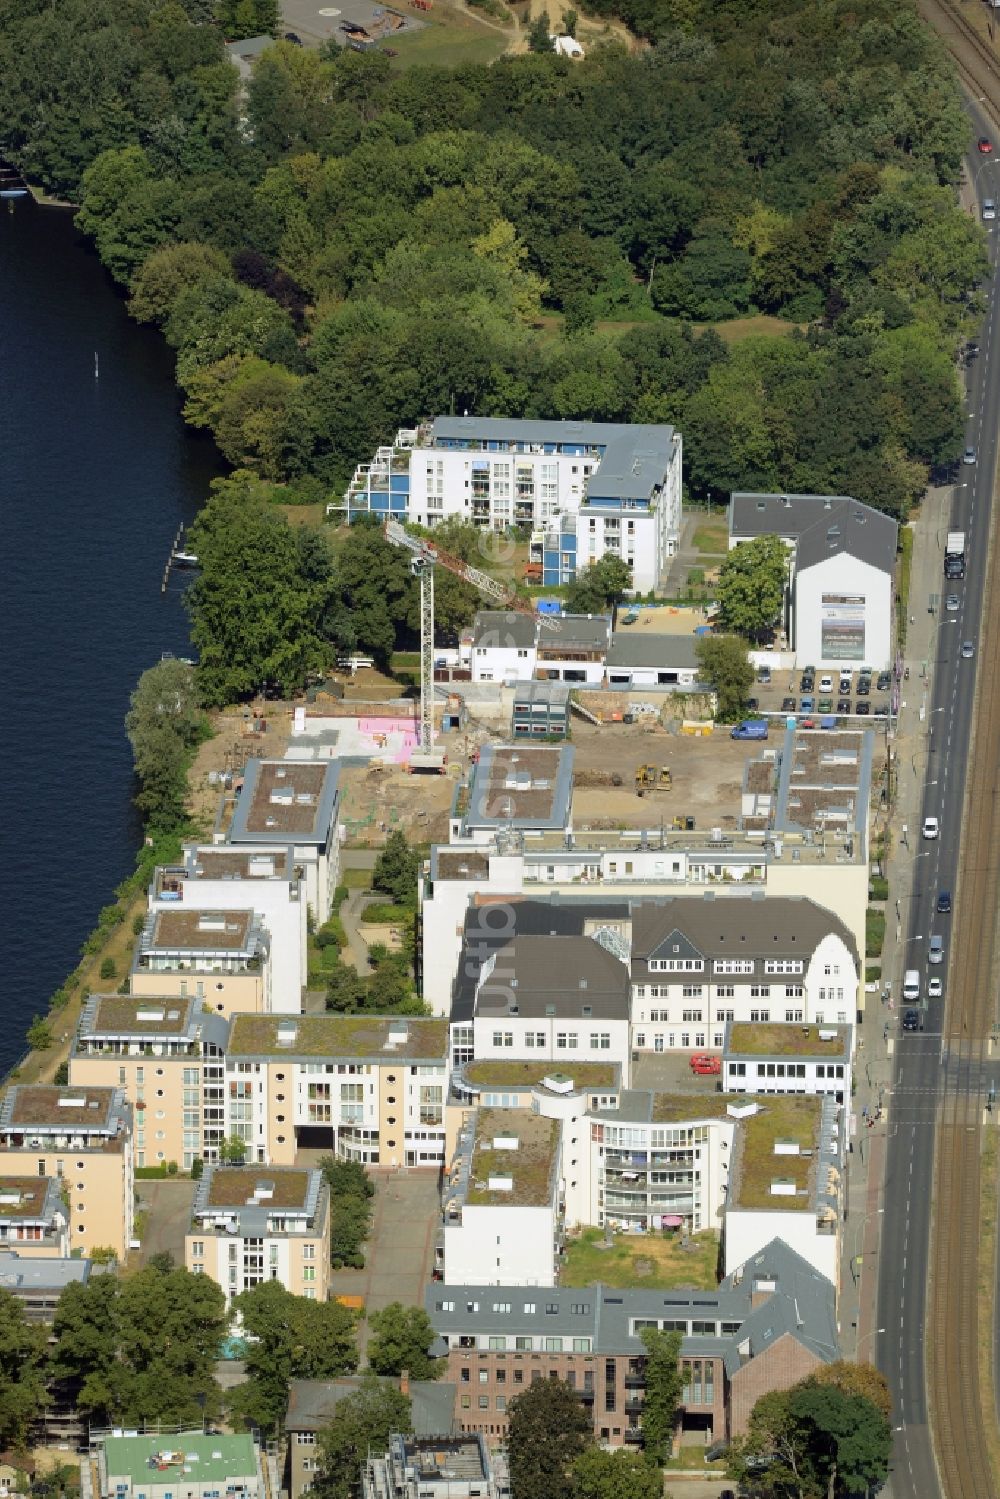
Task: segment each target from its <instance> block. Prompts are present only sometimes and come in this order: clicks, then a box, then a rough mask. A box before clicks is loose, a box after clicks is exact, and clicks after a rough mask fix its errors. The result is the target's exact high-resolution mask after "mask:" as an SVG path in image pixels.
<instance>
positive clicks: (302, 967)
mask: <svg viewBox="0 0 1000 1499" xmlns="http://www.w3.org/2000/svg"><path fill="white" fill-rule="evenodd" d="M179 907H181V908H183V909H184V910H185V911H198V912H206V911H207V912H224V911H243V910H247V909H252V910H253V911H255V912H256V914H257V915H258V917H259V918H260V920H261V923H262V925H263V927H264V929H265V931H266V932H267V938H268V963H269V972H270V990H269V995H268V998H269V1003H270V1007H271V1009H272V1010H273V1011H274V1012H275V1013H277V1014H282V1015H298V1014H299V1012H300V1011H301V1009H302V990H303V987H304V985H305V982H306V948H307V943H308V921H307V916H308V900H307V898H306V895H305V873H304V867H303V866H302V865H299V864H296V863H295V858H294V851H293V849H292V848H291V847H290V846H288V847H285V848H266V847H260V848H256V849H253V848H241V847H227V846H222V847H215V846H213V845H211V844H209V845H207V846H202V845H198V844H187V845H186V846H185V848H184V858H183V862H182V863H181V864H178V865H171V866H170V867H169V868H164V869H158V870H157V871H156V873H155V875H154V877H153V882H152V884H151V885H150V889H149V909H150V911H165V910H176V909H178V908H179Z"/></svg>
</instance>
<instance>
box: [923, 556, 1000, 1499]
mask: <svg viewBox="0 0 1000 1499" xmlns="http://www.w3.org/2000/svg"><path fill="white" fill-rule="evenodd" d="M998 628H1000V583H998V578H997V568H996V564H995V562H994V564H993V565H992V566H991V568H990V571H989V573H988V576H987V582H986V593H985V596H984V600H983V619H982V626H981V629H980V631H979V640H980V643H981V648H980V654H979V677H978V682H977V692H976V703H975V712H974V718H973V740H972V758H971V760H970V762H969V777H968V781H967V785H966V796H965V810H964V817H963V836H962V845H961V851H960V856H959V879H958V889H959V892H960V897H959V899H960V904H959V906H958V910H959V913H960V914H959V918H958V921H957V922H956V925H955V927H954V930H953V947H952V954H951V970H950V976H949V988H948V1006H947V1011H946V1014H945V1020H944V1034H943V1036H942V1063H943V1068H944V1090H943V1093H942V1097H941V1105H940V1112H939V1115H938V1131H937V1147H936V1152H935V1171H934V1196H933V1202H934V1211H933V1217H932V1241H931V1256H930V1287H929V1300H928V1335H927V1339H926V1340H925V1346H926V1347H927V1348H928V1350H929V1354H928V1367H927V1380H928V1394H929V1402H930V1411H931V1424H932V1429H933V1434H934V1445H935V1450H936V1453H937V1459H938V1465H939V1471H940V1477H941V1484H942V1488H943V1491H944V1494H945V1495H946V1499H989V1496H991V1495H995V1494H996V1493H998V1492H1000V1475H994V1473H993V1471H992V1468H991V1460H990V1450H989V1447H988V1444H987V1441H986V1437H985V1434H984V1427H983V1421H982V1411H983V1409H984V1406H983V1404H982V1402H981V1400H980V1393H981V1392H980V1378H979V1360H978V1345H979V1338H980V1336H987V1335H988V1333H987V1332H986V1330H985V1329H981V1328H980V1326H979V1276H978V1248H979V1217H980V1176H981V1172H980V1150H981V1136H982V1121H983V1110H984V1106H985V1101H986V1086H987V1085H986V1080H985V1064H986V1062H987V1060H988V1055H989V1037H990V1033H991V1027H992V1024H993V1018H994V1004H995V1001H994V994H995V989H996V969H997V959H998V956H1000V952H998V933H997V927H998V919H1000V652H998V651H997V650H995V649H994V648H993V642H994V641H995V640H996V637H997V630H998ZM990 1408H992V1401H991V1402H990Z"/></svg>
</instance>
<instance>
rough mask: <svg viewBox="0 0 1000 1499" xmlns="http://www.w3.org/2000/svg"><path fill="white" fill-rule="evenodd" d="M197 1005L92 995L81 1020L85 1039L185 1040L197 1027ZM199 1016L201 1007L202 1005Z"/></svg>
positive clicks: (190, 1001)
mask: <svg viewBox="0 0 1000 1499" xmlns="http://www.w3.org/2000/svg"><path fill="white" fill-rule="evenodd" d="M194 1007H195V1001H194V999H192V998H187V999H173V998H164V999H142V998H139V997H137V996H135V995H132V994H91V995H90V996H89V997H88V999H87V1002H86V1004H85V1005H84V1007H83V1015H82V1016H81V1019H80V1028H79V1034H80V1035H81V1036H97V1035H108V1036H185V1035H188V1034H189V1033H190V1032H193V1031H194V1030H195V1029H196V1028H197V1027H196V1024H195V1014H194ZM198 1008H199V1012H200V1010H201V1005H200V1002H199V1006H198Z"/></svg>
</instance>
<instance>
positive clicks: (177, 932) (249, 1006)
mask: <svg viewBox="0 0 1000 1499" xmlns="http://www.w3.org/2000/svg"><path fill="white" fill-rule="evenodd" d="M270 951H271V944H270V939H269V937H268V934H267V930H266V928H265V926H264V923H263V921H262V920H261V918H260V917H259V916H258V915H257V913H256V912H255V911H253V910H250V909H246V908H245V909H243V910H238V911H226V910H214V911H190V910H181V909H179V908H177V907H174V906H168V907H166V908H164V909H160V910H153V911H150V913H149V915H148V916H147V917H146V924H145V926H144V927H143V929H142V932H141V934H140V937H139V941H138V942H137V944H136V949H135V957H134V958H133V960H132V972H131V975H130V978H129V985H130V988H131V990H132V993H133V994H141V995H143V996H144V997H145V996H149V997H155V996H160V997H162V996H163V995H175V996H176V997H177V998H178V999H187V998H188V997H189V996H190V997H192V998H194V999H195V1000H197V1002H198V1004H199V1005H203V1006H204V1007H206V1008H207V1009H209V1010H214V1011H215V1012H216V1013H217V1014H219V1015H223V1016H225V1018H226V1019H227V1020H228V1019H229V1018H230V1017H231V1016H233V1015H241V1014H244V1013H247V1012H249V1013H251V1014H257V1013H260V1012H261V1011H267V1010H270V1008H271V962H270Z"/></svg>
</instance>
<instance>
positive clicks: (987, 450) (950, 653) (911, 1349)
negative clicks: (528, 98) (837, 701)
mask: <svg viewBox="0 0 1000 1499" xmlns="http://www.w3.org/2000/svg"><path fill="white" fill-rule="evenodd" d="M970 115H971V121H972V123H971V133H972V136H973V138H975V137H977V136H979V135H991V134H992V133H993V132H992V131H991V130H990V128H989V126H988V125H987V123H986V121H985V120H983V119H982V118H981V117H980V116H979V115H978V112H977V111H974V110H972V109H971V108H970ZM969 167H970V171H971V173H972V174H973V178H974V180H975V181H976V188H977V195H978V197H979V200H980V202H981V201H982V198H983V197H993V198H998V197H1000V192H998V191H997V186H996V184H1000V164H998V165H996V166H994V165H992V164H991V165H989V166H988V167H987V168H986V169H983V158H982V157H981V156H979V154H978V152H976V151H975V149H973V150H972V152H971V153H970V157H969ZM977 173H978V177H977V176H976V174H977ZM997 239H998V231H997V229H996V226H995V225H994V226H993V230H992V233H991V244H990V255H991V259H992V261H993V266H994V274H993V277H992V281H991V284H990V287H989V292H990V300H989V305H988V307H987V310H986V316H985V318H984V323H983V328H982V332H981V334H980V337H979V347H980V352H979V355H978V357H977V358H976V359H975V360H974V361H973V362H972V364H971V366H970V370H969V381H968V391H969V399H968V408H967V409H968V411H969V417H968V423H967V427H966V442H967V443H968V444H969V445H970V446H972V447H975V448H976V450H977V462H976V464H975V466H974V467H972V466H963V470H962V472H961V473H960V474H959V476H958V480H957V484H956V488H955V497H954V504H953V508H952V514H951V519H950V525H948V526H946V527H943V528H942V530H946V529H953V530H964V531H965V532H966V536H967V542H966V546H967V557H966V576H965V580H964V582H962V583H951V582H949V581H947V580H946V579H945V577H944V568H943V558H944V535H943V534H941V535H940V537H939V541H940V544H941V570H940V572H939V574H938V579H937V582H936V584H935V585H934V587H935V589H936V591H937V592H938V593H939V594H940V601H939V602H940V607H939V609H938V612H937V614H936V619H937V629H936V631H935V635H934V646H933V651H932V654H933V661H934V667H933V670H934V677H933V695H932V698H931V701H930V703H929V710H930V711H929V717H928V754H927V769H926V779H925V782H924V788H923V805H922V809H921V814H920V821H921V822H922V820H923V818H924V817H925V816H935V817H938V818H939V819H940V822H941V834H940V837H939V838H938V839H937V840H935V841H924V840H922V839H921V837H920V828H919V825H918V826H911V827H910V830H909V843H910V848H911V850H912V852H913V856H914V864H915V869H914V885H913V897H912V899H911V900H910V902H909V912H908V917H909V923H908V930H907V943H906V948H905V952H906V963H905V966H906V967H908V968H917V969H919V970H920V972H921V975H922V980H923V982H924V984H925V985H926V979H927V977H928V976H929V974H931V973H934V972H935V971H936V972H938V973H945V974H946V972H947V969H946V967H945V965H942V967H941V968H938V969H937V970H933V969H928V966H927V945H928V940H929V938H930V936H931V934H932V933H935V934H940V935H941V936H943V937H944V939H945V943H946V947H947V945H948V944H949V943H950V940H951V928H952V924H953V922H954V921H955V920H956V917H957V913H956V916H939V915H937V914H935V909H934V907H935V902H936V899H937V892H938V891H939V890H942V889H946V890H951V891H955V885H956V878H955V876H956V870H957V865H958V847H959V840H960V837H961V821H962V805H963V796H964V791H965V777H966V765H967V757H968V749H969V730H970V725H971V720H972V707H973V692H974V686H975V669H974V668H975V665H976V662H975V661H963V660H962V659H961V645H962V642H963V640H973V641H974V642H975V645H976V652H977V660H978V655H979V653H980V652H981V651H982V650H985V649H987V648H992V645H993V643H992V642H988V641H986V640H981V639H980V624H979V620H980V612H981V605H982V598H983V588H984V580H985V575H986V560H987V558H986V542H987V536H988V526H989V514H990V505H991V501H992V491H993V475H994V473H995V470H996V463H997V453H998V413H1000V344H998V339H997V334H998V331H1000V330H998V327H997V301H998V299H1000V277H998V275H997ZM950 592H955V593H957V594H958V595H959V598H960V601H961V607H960V608H959V610H958V611H957V612H956V613H948V612H946V611H945V610H944V607H943V606H944V598H945V595H946V594H947V593H950ZM926 607H927V601H926V600H924V599H921V598H912V599H911V612H913V610H915V609H918V608H926ZM960 898H961V897H960V893H959V895H958V899H959V900H960ZM956 904H957V901H956ZM946 993H947V980H946ZM943 1007H944V1001H943V1000H934V1001H930V1002H926V1007H925V1009H924V1012H923V1022H924V1029H923V1031H922V1032H921V1033H917V1034H902V1033H900V1034H899V1035H898V1038H897V1046H896V1053H895V1061H896V1066H895V1074H894V1079H893V1090H892V1105H891V1121H890V1127H889V1137H888V1150H887V1161H886V1175H885V1191H884V1197H883V1207H884V1215H883V1220H882V1222H883V1227H882V1241H881V1253H880V1259H879V1282H878V1317H877V1322H876V1328H877V1331H876V1332H875V1333H873V1341H874V1345H875V1346H874V1356H875V1360H876V1362H877V1364H878V1366H879V1368H880V1369H881V1370H882V1371H883V1373H884V1374H885V1375H886V1377H887V1379H888V1381H889V1385H890V1388H891V1390H892V1395H893V1411H894V1414H893V1421H894V1424H895V1438H894V1446H893V1459H892V1471H891V1476H890V1489H891V1493H892V1499H938V1496H939V1495H940V1494H941V1487H940V1484H939V1481H938V1474H937V1469H936V1466H935V1462H934V1455H933V1449H932V1443H931V1434H930V1429H929V1426H928V1413H927V1388H926V1381H925V1370H924V1347H925V1345H924V1334H925V1319H926V1306H927V1269H928V1263H929V1248H930V1224H931V1213H932V1203H931V1180H932V1172H933V1163H934V1136H935V1117H936V1111H937V1102H938V1098H939V1096H940V1091H941V1089H942V1088H943V1087H944V1086H947V1087H949V1088H951V1087H964V1088H975V1089H977V1090H979V1089H981V1088H982V1084H983V1079H982V1078H980V1077H972V1076H970V1075H968V1070H967V1069H966V1072H965V1074H963V1073H961V1072H960V1071H958V1070H957V1069H956V1070H953V1069H952V1068H950V1067H947V1068H946V1067H943V1066H942V1061H943V1058H942V1046H941V1031H942V1018H943ZM976 1335H977V1330H976V1329H975V1328H970V1329H969V1336H970V1337H972V1338H974V1337H976ZM970 1416H971V1412H970ZM973 1419H974V1417H973Z"/></svg>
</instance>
